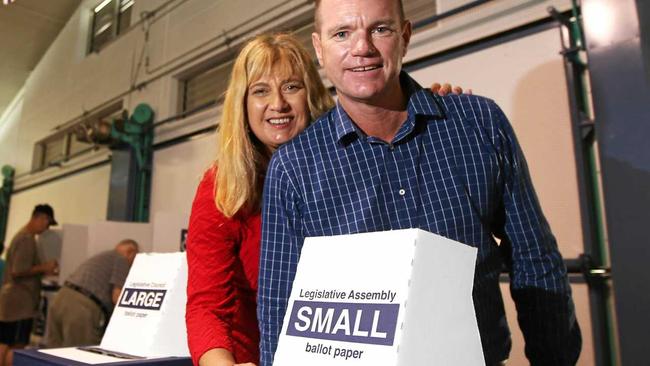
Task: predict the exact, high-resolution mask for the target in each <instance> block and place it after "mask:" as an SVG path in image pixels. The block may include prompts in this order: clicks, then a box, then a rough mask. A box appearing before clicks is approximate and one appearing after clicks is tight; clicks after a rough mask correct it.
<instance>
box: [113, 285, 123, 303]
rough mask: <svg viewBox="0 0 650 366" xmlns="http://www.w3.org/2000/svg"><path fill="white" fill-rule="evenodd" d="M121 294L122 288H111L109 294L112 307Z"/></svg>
mask: <svg viewBox="0 0 650 366" xmlns="http://www.w3.org/2000/svg"><path fill="white" fill-rule="evenodd" d="M121 293H122V288H121V287H117V286H113V291H112V293H111V300H112V301H113V305H115V304H117V301H118V300H119V299H120V294H121Z"/></svg>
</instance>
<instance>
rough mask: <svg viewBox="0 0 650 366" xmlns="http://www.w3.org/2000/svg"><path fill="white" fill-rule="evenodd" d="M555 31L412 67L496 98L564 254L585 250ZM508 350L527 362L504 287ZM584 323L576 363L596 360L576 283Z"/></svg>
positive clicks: (424, 77)
mask: <svg viewBox="0 0 650 366" xmlns="http://www.w3.org/2000/svg"><path fill="white" fill-rule="evenodd" d="M559 51H560V43H559V31H558V30H557V29H550V30H546V31H543V32H540V33H536V34H533V35H530V36H526V37H524V38H520V39H517V40H513V41H510V42H506V43H503V44H500V45H496V46H493V47H490V48H486V49H483V50H480V51H477V52H473V53H469V54H467V55H464V56H460V57H457V58H453V59H450V60H447V61H444V62H441V63H438V64H435V65H432V66H428V67H425V68H422V69H419V70H417V71H415V72H412V73H411V75H412V76H414V77H415V79H417V80H418V81H419V82H420V83H422V84H423V85H430V84H431V83H432V82H435V81H439V82H447V81H449V82H451V83H453V84H454V85H461V86H463V87H464V88H465V89H467V88H472V89H473V90H474V93H475V94H479V95H484V96H487V97H489V98H492V99H494V100H495V101H496V102H497V103H498V104H499V105H500V106H501V108H502V109H503V111H504V112H505V113H506V115H507V116H508V118H509V119H510V121H511V123H512V125H513V127H514V129H515V131H516V133H517V136H518V138H519V142H520V144H521V146H522V149H523V150H524V153H525V155H526V158H527V160H528V165H529V168H530V173H531V177H532V180H533V184H534V185H535V188H536V190H537V194H538V196H539V200H540V203H541V205H542V209H543V211H544V213H545V215H546V217H547V219H548V221H549V224H550V225H551V229H552V230H553V232H554V234H555V236H556V238H557V240H558V244H559V246H560V251H561V252H562V254H563V256H564V257H565V258H575V257H576V256H577V255H578V254H580V253H582V252H583V248H582V246H583V244H582V240H583V237H582V230H581V228H582V227H581V217H580V211H579V201H578V188H577V176H576V174H577V173H576V164H575V159H574V153H573V140H572V133H571V124H570V123H571V121H570V112H569V105H568V94H567V89H566V80H565V75H564V68H563V64H562V58H561V56H560V55H559V54H558V52H559ZM502 290H503V293H504V298H505V301H506V308H507V314H508V320H509V324H510V326H511V330H512V331H513V352H512V354H511V360H510V362H509V364H512V365H524V364H527V362H526V359H525V356H524V353H523V337H522V335H521V332H520V331H519V329H518V326H517V318H516V311H515V310H514V309H515V308H514V303H512V301H511V300H510V298H509V296H508V293H509V291H508V286H502ZM573 291H574V299H575V302H576V308H577V313H578V314H577V315H578V319H579V322H580V325H581V327H582V334H583V344H584V346H583V352H582V356H581V360H580V363H579V364H580V365H592V364H593V348H592V341H591V324H590V323H591V322H590V317H589V301H588V294H587V290H586V286H585V285H579V286H575V285H574V286H573Z"/></svg>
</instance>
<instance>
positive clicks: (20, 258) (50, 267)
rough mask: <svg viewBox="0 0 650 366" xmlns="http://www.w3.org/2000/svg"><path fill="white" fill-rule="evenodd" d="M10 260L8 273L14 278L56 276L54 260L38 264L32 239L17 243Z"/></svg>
mask: <svg viewBox="0 0 650 366" xmlns="http://www.w3.org/2000/svg"><path fill="white" fill-rule="evenodd" d="M14 245H16V248H15V251H14V252H13V258H12V260H11V268H10V270H11V271H10V273H11V276H12V277H14V278H21V277H34V276H41V275H50V274H56V273H57V270H58V264H57V262H56V261H55V260H51V261H47V262H44V263H39V259H38V257H37V253H36V251H37V249H36V242H35V241H34V240H33V239H31V238H30V239H24V240H23V241H20V242H17V243H15V244H14Z"/></svg>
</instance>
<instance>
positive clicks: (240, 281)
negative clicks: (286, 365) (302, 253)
mask: <svg viewBox="0 0 650 366" xmlns="http://www.w3.org/2000/svg"><path fill="white" fill-rule="evenodd" d="M214 173H215V171H214V169H209V170H208V171H207V172H206V173H205V175H204V176H203V179H202V180H201V183H200V184H199V187H198V189H197V191H196V196H195V197H194V203H193V204H192V213H191V216H190V225H189V229H188V236H187V264H188V281H187V308H186V313H185V322H186V324H187V339H188V344H189V348H190V353H191V355H192V360H193V361H194V364H195V365H198V363H199V358H200V357H201V356H202V355H203V354H204V353H205V352H206V351H208V350H210V349H212V348H225V349H227V350H229V351H230V352H231V353H232V354H233V356H234V357H235V361H236V362H237V363H245V362H253V363H255V364H258V363H259V330H258V326H257V314H256V307H257V305H256V297H257V274H258V266H259V249H260V229H261V217H260V214H259V213H257V214H254V215H248V216H246V215H242V216H235V217H233V218H227V217H225V216H224V215H223V214H222V213H221V212H220V211H219V210H218V209H217V207H216V205H215V202H214V192H215V191H214V188H215V186H214V185H215V182H214Z"/></svg>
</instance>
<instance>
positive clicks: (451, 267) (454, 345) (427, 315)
mask: <svg viewBox="0 0 650 366" xmlns="http://www.w3.org/2000/svg"><path fill="white" fill-rule="evenodd" d="M476 254H477V250H476V248H472V247H470V246H468V245H465V244H462V243H459V242H456V241H453V240H449V239H447V238H444V237H441V236H438V235H435V234H431V233H429V232H426V231H422V230H418V229H408V230H395V231H387V232H375V233H365V234H354V235H343V236H330V237H317V238H308V239H306V240H305V244H304V246H303V248H302V254H301V257H300V262H299V264H298V269H297V273H296V278H295V280H294V283H293V288H292V291H291V297H290V298H289V302H288V306H287V312H286V315H285V318H284V325H283V327H282V333H281V335H280V339H279V344H278V348H277V352H276V354H275V361H274V365H275V366H286V365H373V366H375V365H386V366H392V365H395V366H401V365H404V366H407V365H408V366H414V365H422V366H432V365H454V366H462V365H468V366H476V365H484V364H485V363H484V359H483V351H482V348H481V340H480V336H479V331H478V327H477V323H476V315H475V312H474V304H473V302H472V284H473V279H474V267H475V263H476Z"/></svg>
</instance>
